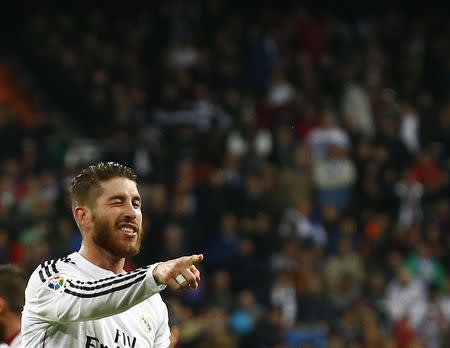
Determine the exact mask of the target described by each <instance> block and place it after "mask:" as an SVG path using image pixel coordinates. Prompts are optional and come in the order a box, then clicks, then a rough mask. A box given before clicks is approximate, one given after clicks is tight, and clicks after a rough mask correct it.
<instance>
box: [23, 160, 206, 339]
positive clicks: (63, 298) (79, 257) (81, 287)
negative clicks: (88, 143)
mask: <svg viewBox="0 0 450 348" xmlns="http://www.w3.org/2000/svg"><path fill="white" fill-rule="evenodd" d="M70 195H71V201H72V212H73V216H74V219H75V221H76V223H77V225H78V227H79V229H80V231H81V233H82V237H83V242H82V246H81V249H80V250H79V251H78V252H75V253H72V254H70V255H68V256H66V257H63V258H60V259H58V260H52V261H45V262H43V263H42V264H41V265H40V266H38V267H37V268H36V270H35V271H34V272H33V274H32V275H31V277H30V280H29V282H28V286H27V288H26V291H25V307H24V310H23V314H22V340H23V344H24V347H30V348H31V347H46V348H47V347H48V348H53V347H55V348H56V347H58V348H59V347H65V348H71V347H73V348H75V347H77V348H78V347H79V348H81V347H83V348H91V347H92V348H97V347H98V348H100V347H103V348H135V347H136V348H137V347H139V348H141V347H155V348H156V347H161V348H163V347H164V348H167V347H169V346H170V344H171V342H170V328H169V323H168V312H167V307H166V305H165V303H164V302H163V301H162V299H161V296H160V295H159V292H160V291H161V290H163V289H164V288H165V287H166V286H167V285H168V286H169V287H171V288H172V289H176V290H178V289H186V288H189V287H190V288H192V289H196V288H197V287H198V284H199V281H200V272H199V270H198V269H197V268H196V266H195V265H196V264H198V263H199V262H201V261H202V260H203V255H201V254H198V255H191V256H184V257H181V258H178V259H174V260H169V261H165V262H161V263H157V264H154V265H150V266H146V267H143V268H140V269H137V270H135V271H132V272H125V271H124V270H123V267H124V263H125V258H127V257H131V256H134V255H136V254H137V253H138V252H139V249H140V245H141V240H142V233H143V230H142V212H141V197H140V195H139V192H138V188H137V183H136V175H135V173H134V172H133V171H132V170H131V169H130V168H128V167H125V166H123V165H120V164H117V163H113V162H108V163H98V164H96V165H92V166H90V167H88V168H86V169H84V170H82V171H81V173H80V174H79V175H78V176H77V177H76V178H75V179H74V180H73V182H72V184H71V187H70Z"/></svg>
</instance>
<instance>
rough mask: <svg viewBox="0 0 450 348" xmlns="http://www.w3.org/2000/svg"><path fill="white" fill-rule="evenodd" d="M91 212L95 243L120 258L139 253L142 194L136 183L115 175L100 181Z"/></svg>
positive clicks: (141, 231)
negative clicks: (100, 189)
mask: <svg viewBox="0 0 450 348" xmlns="http://www.w3.org/2000/svg"><path fill="white" fill-rule="evenodd" d="M101 186H102V188H103V192H102V194H101V195H100V196H99V197H97V200H96V203H95V207H94V209H93V211H92V222H93V229H92V239H93V241H94V243H95V244H96V245H97V246H99V247H100V248H103V249H105V250H107V251H108V252H110V253H111V254H112V255H114V256H117V257H131V256H134V255H136V254H137V253H138V252H139V249H140V247H141V241H142V233H143V230H142V212H141V197H140V195H139V192H138V190H137V186H136V183H135V182H134V181H132V180H129V179H127V178H114V179H111V180H108V181H105V182H103V183H102V184H101Z"/></svg>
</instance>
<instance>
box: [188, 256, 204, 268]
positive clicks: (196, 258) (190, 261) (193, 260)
mask: <svg viewBox="0 0 450 348" xmlns="http://www.w3.org/2000/svg"><path fill="white" fill-rule="evenodd" d="M202 260H203V254H197V255H191V256H189V259H188V264H189V266H192V265H196V264H198V263H200V262H202Z"/></svg>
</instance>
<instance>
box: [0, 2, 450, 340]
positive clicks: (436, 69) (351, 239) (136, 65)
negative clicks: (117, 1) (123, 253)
mask: <svg viewBox="0 0 450 348" xmlns="http://www.w3.org/2000/svg"><path fill="white" fill-rule="evenodd" d="M150 3H151V4H147V5H143V7H138V6H132V5H130V6H129V7H127V8H124V6H123V4H122V6H119V5H109V6H104V7H101V6H99V7H93V6H92V5H90V4H86V3H85V2H80V3H77V5H74V6H73V7H72V8H63V7H62V6H59V7H58V6H54V5H53V6H51V5H49V4H48V3H47V4H45V2H44V4H43V3H39V5H40V6H39V7H38V6H37V5H34V7H33V5H30V7H28V6H27V11H25V12H26V14H25V12H24V11H22V9H20V10H19V9H17V10H12V11H11V12H6V11H2V14H1V15H0V17H1V18H0V19H1V20H0V263H12V264H17V265H20V266H21V267H23V268H24V269H25V270H26V271H27V272H28V273H30V272H31V271H32V270H33V269H34V268H35V267H36V266H37V265H38V264H39V263H40V262H42V261H43V260H46V259H50V258H58V257H61V256H63V255H66V254H68V253H71V252H73V251H76V250H78V248H79V247H80V242H81V236H80V233H79V232H78V230H77V228H76V225H75V224H74V222H73V219H72V216H71V211H70V206H69V205H68V200H67V185H68V183H70V181H71V179H72V178H73V176H74V174H76V173H77V172H78V171H79V169H80V168H82V167H84V166H87V165H89V164H92V163H96V162H98V161H101V160H104V161H117V162H120V163H122V164H125V165H128V166H130V167H132V168H134V169H135V170H136V172H137V173H138V174H139V177H140V180H139V182H140V191H141V195H142V196H143V202H144V204H143V211H144V225H145V226H144V227H145V230H146V236H145V239H144V242H143V250H142V252H141V254H140V255H139V256H137V257H136V258H135V259H132V260H128V262H127V269H133V268H135V267H139V266H141V265H146V264H149V263H153V262H155V261H158V260H163V259H168V258H173V257H178V256H181V255H184V254H187V253H191V252H196V253H197V252H202V253H204V254H205V256H206V259H205V262H204V264H203V265H202V272H203V273H202V274H203V276H202V279H203V282H202V285H201V287H200V288H199V289H198V290H196V291H191V292H187V293H184V294H182V295H180V294H175V293H170V292H169V291H166V292H165V293H164V298H165V300H166V303H167V304H168V307H169V312H170V322H171V325H172V327H173V332H174V334H175V335H177V336H178V344H177V347H224V348H227V347H230V348H233V347H255V348H261V347H279V348H281V347H289V348H290V347H303V348H307V347H308V348H311V347H312V348H323V347H332V348H339V347H350V348H358V347H359V348H363V347H364V348H378V347H395V348H408V347H411V348H413V347H414V348H417V347H426V348H439V347H450V338H449V331H450V329H449V323H450V292H449V291H450V234H449V228H450V211H449V181H448V176H449V171H450V158H449V155H450V98H449V97H450V94H449V92H450V20H449V16H448V14H447V13H446V12H444V11H442V10H439V9H431V8H419V6H416V7H414V6H413V5H411V4H407V3H404V5H403V6H400V5H397V6H391V5H389V3H388V2H381V3H377V6H376V7H375V6H372V7H371V6H370V5H367V4H359V5H354V4H353V5H351V6H350V5H347V6H342V5H341V4H339V5H337V4H334V3H333V2H331V1H330V2H327V1H314V2H311V3H304V4H301V3H298V2H294V1H283V0H280V1H277V2H276V3H273V2H270V1H258V2H256V1H248V2H244V1H242V2H239V1H224V0H210V1H173V0H170V1H164V2H161V3H157V2H154V3H153V2H150Z"/></svg>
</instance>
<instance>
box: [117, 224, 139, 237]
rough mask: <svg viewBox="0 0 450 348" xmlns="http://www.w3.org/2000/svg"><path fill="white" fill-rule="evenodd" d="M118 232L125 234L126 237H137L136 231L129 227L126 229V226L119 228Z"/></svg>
mask: <svg viewBox="0 0 450 348" xmlns="http://www.w3.org/2000/svg"><path fill="white" fill-rule="evenodd" d="M119 230H120V231H121V232H123V233H125V234H126V235H127V236H129V237H133V236H136V235H137V230H135V229H133V228H131V227H127V226H122V227H120V228H119Z"/></svg>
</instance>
